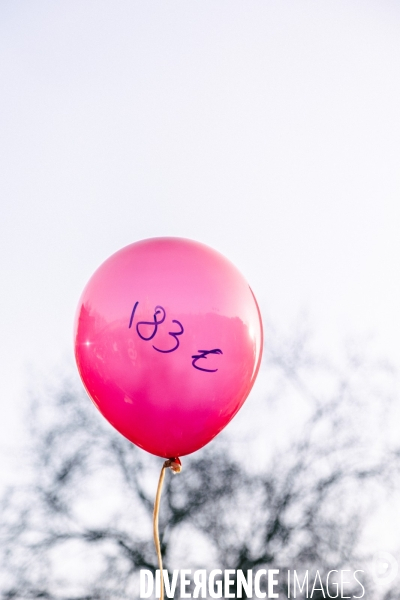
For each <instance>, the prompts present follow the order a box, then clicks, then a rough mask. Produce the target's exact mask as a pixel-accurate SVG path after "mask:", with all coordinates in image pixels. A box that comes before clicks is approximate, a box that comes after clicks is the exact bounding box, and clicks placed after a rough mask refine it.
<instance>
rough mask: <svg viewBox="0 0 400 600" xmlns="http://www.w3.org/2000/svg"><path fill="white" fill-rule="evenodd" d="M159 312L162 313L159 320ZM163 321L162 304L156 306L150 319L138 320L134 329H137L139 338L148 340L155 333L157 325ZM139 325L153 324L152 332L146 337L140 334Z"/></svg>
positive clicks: (163, 311)
mask: <svg viewBox="0 0 400 600" xmlns="http://www.w3.org/2000/svg"><path fill="white" fill-rule="evenodd" d="M160 313H162V317H161V319H160V320H158V319H157V315H159V314H160ZM164 321H165V310H164V309H163V307H162V306H156V308H155V312H154V315H153V320H152V321H139V323H136V331H137V334H138V336H139V337H140V338H142V340H144V341H145V342H149V341H150V340H152V339H153V337H154V336H155V335H156V333H157V329H158V326H159V325H161V323H164ZM141 325H151V326H153V327H154V329H153V333H151V334H150V335H149V336H148V337H146V336H145V335H142V334H141V333H140V331H139V327H140V326H141Z"/></svg>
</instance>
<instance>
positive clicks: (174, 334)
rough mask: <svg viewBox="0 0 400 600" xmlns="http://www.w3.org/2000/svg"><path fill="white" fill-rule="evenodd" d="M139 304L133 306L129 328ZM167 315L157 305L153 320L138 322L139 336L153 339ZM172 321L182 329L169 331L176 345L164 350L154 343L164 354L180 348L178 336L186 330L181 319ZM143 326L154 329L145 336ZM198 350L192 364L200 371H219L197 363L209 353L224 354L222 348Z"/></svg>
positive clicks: (143, 338)
mask: <svg viewBox="0 0 400 600" xmlns="http://www.w3.org/2000/svg"><path fill="white" fill-rule="evenodd" d="M138 305H139V302H135V304H134V306H133V309H132V312H131V318H130V320H129V326H128V328H129V329H130V328H131V327H132V323H133V319H134V318H135V313H136V309H137V307H138ZM158 315H161V318H158ZM165 317H166V312H165V310H164V308H163V307H162V306H156V307H155V310H154V315H153V320H152V321H139V322H138V323H136V332H137V334H138V336H139V337H140V338H141V339H142V340H144V341H145V342H149V341H150V340H152V339H153V338H154V337H155V335H156V334H157V331H158V326H159V325H161V324H162V323H164V321H165ZM172 322H173V323H175V324H176V325H178V326H179V328H180V331H169V332H168V335H170V336H171V337H173V338H174V339H175V346H173V348H170V349H169V350H162V349H161V348H156V346H154V345H153V348H154V350H157V352H162V353H164V354H168V353H169V352H175V350H177V349H178V348H179V343H180V341H179V340H178V336H179V335H182V333H184V331H185V330H184V328H183V325H182V323H181V322H180V321H177V320H176V319H173V320H172ZM143 326H147V327H149V326H150V327H153V331H152V333H151V334H150V335H149V336H145V335H143V334H142V333H140V327H143ZM198 352H199V353H200V354H194V355H193V356H192V358H193V360H192V365H193V367H194V368H195V369H197V370H198V371H204V372H206V373H215V372H216V371H218V369H206V368H204V367H199V366H198V365H197V364H196V363H197V361H199V360H202V359H204V360H206V359H207V356H208V355H209V354H223V352H222V350H220V349H219V348H214V349H213V350H198Z"/></svg>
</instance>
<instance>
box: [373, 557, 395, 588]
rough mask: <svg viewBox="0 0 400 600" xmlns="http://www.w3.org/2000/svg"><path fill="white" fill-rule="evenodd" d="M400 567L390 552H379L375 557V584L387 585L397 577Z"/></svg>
mask: <svg viewBox="0 0 400 600" xmlns="http://www.w3.org/2000/svg"><path fill="white" fill-rule="evenodd" d="M398 570H399V565H398V562H397V560H396V559H395V557H394V556H393V555H392V554H390V552H383V551H379V552H377V553H376V554H375V556H374V562H373V578H374V581H375V583H379V584H382V585H386V584H388V583H391V582H392V581H393V580H394V579H395V578H396V576H397V573H398Z"/></svg>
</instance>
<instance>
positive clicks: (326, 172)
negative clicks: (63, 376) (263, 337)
mask: <svg viewBox="0 0 400 600" xmlns="http://www.w3.org/2000/svg"><path fill="white" fill-rule="evenodd" d="M0 56H1V61H0V78H1V94H0V147H1V151H0V162H1V164H0V193H1V196H0V197H1V209H2V210H1V217H2V218H1V220H0V248H1V254H0V269H1V281H2V286H1V289H2V292H1V297H2V303H1V312H0V332H1V337H0V360H1V365H2V368H1V379H0V395H1V408H0V434H1V440H0V458H1V460H2V463H3V464H4V467H5V470H6V471H7V466H8V467H9V470H10V471H11V470H12V469H11V468H10V465H11V462H10V461H11V459H10V456H11V451H12V450H13V449H14V448H16V447H18V445H19V444H20V443H21V441H22V439H23V433H22V431H23V430H22V427H21V417H22V408H21V407H22V406H23V397H24V394H25V391H26V390H27V389H28V388H29V387H32V386H34V383H33V382H32V381H34V373H36V372H39V373H41V374H42V375H43V376H44V377H46V376H49V377H53V375H52V374H53V372H54V371H53V369H54V366H55V365H58V366H59V365H60V364H62V361H63V360H65V361H68V360H69V361H70V362H72V354H73V346H72V324H73V318H74V311H75V307H76V305H77V302H78V299H79V296H80V293H81V291H82V289H83V287H84V285H85V283H86V281H87V280H88V278H89V277H90V276H91V274H92V272H93V271H94V269H95V268H97V266H99V264H100V263H101V262H103V260H105V258H107V257H108V256H109V255H110V254H112V253H113V252H115V251H116V250H118V249H119V248H121V247H122V246H124V245H127V244H129V243H131V242H134V241H136V240H139V239H142V238H146V237H153V236H159V235H178V236H183V237H189V238H193V239H196V240H199V241H202V242H204V243H206V244H209V245H211V246H213V247H214V248H216V249H218V250H219V251H221V252H222V253H223V254H225V255H226V256H227V257H228V258H229V259H230V260H232V261H233V262H234V263H235V264H236V265H237V266H238V267H239V268H240V270H241V271H242V273H243V274H244V275H245V277H246V278H247V279H248V281H249V283H250V285H251V286H252V288H253V289H254V292H255V294H256V296H257V298H258V300H259V303H260V306H261V309H262V313H263V315H264V318H265V319H266V320H270V321H271V322H273V323H274V324H276V326H277V327H278V328H279V327H282V328H283V329H284V330H285V331H290V328H291V327H292V325H293V323H294V322H295V321H296V319H298V317H299V315H303V314H307V315H308V320H309V323H310V324H311V326H312V328H313V330H314V332H315V335H316V338H317V339H318V341H319V343H320V345H321V347H323V348H324V349H325V350H326V351H327V352H328V353H329V352H335V351H336V350H335V349H336V348H338V347H339V346H340V343H341V341H342V340H343V339H344V338H345V337H346V336H354V335H357V336H362V337H365V338H366V339H367V338H371V340H372V344H373V345H374V347H375V349H376V351H377V352H380V353H382V355H385V356H388V357H389V358H390V359H391V360H392V361H393V362H394V363H395V364H396V365H398V366H400V344H399V340H400V316H399V307H400V285H399V271H400V268H399V267H400V203H399V201H400V168H399V165H400V161H399V158H400V119H399V112H400V109H399V107H400V4H399V3H397V2H394V1H388V0H379V1H378V0H376V1H369V0H359V1H349V0H346V1H340V0H324V1H323V2H321V1H319V0H313V1H308V0H302V1H301V2H300V1H298V0H297V1H290V0H286V1H285V2H281V1H279V0H270V1H269V0H262V1H261V0H257V1H255V0H246V2H244V1H243V0H201V1H200V0H197V1H193V0H162V1H161V0H146V1H145V2H144V1H141V2H139V1H133V0H129V1H128V0H120V1H119V2H112V1H111V0H85V1H84V2H82V0H79V1H78V0H69V1H68V2H60V1H54V0H47V1H44V0H37V1H35V2H29V1H27V0H24V1H22V0H13V1H11V0H8V1H7V0H3V1H2V2H1V3H0ZM267 343H268V340H267ZM30 377H33V380H32V381H31V380H30ZM10 476H11V475H10Z"/></svg>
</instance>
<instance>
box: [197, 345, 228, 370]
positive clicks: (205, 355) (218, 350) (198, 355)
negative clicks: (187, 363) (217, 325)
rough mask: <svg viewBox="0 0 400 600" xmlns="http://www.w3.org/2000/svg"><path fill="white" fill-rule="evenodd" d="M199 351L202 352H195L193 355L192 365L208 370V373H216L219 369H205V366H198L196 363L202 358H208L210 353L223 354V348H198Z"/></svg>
mask: <svg viewBox="0 0 400 600" xmlns="http://www.w3.org/2000/svg"><path fill="white" fill-rule="evenodd" d="M198 352H200V354H193V356H192V358H193V360H192V365H193V366H194V368H195V369H198V370H199V371H206V372H207V373H215V372H216V371H218V369H204V368H203V367H199V366H197V365H196V363H197V361H198V360H201V359H202V358H204V359H207V355H208V354H223V352H222V350H220V349H219V348H214V349H213V350H198Z"/></svg>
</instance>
